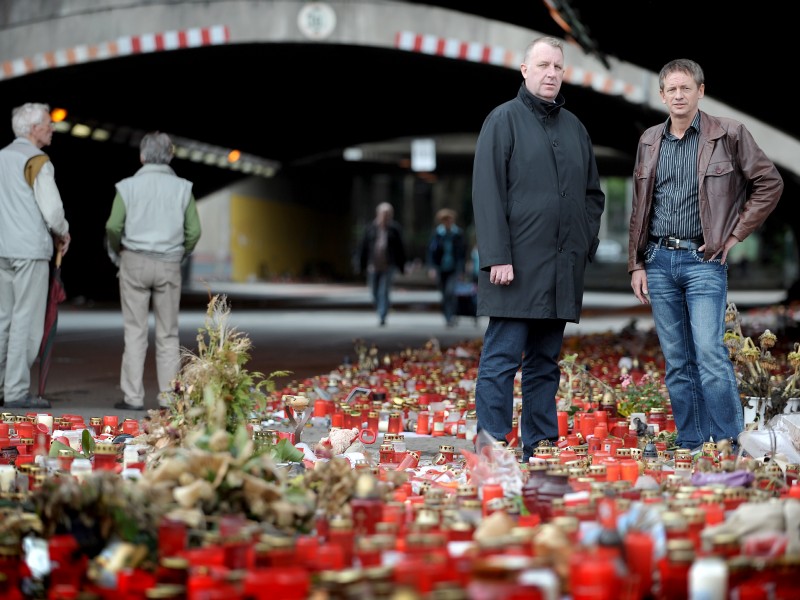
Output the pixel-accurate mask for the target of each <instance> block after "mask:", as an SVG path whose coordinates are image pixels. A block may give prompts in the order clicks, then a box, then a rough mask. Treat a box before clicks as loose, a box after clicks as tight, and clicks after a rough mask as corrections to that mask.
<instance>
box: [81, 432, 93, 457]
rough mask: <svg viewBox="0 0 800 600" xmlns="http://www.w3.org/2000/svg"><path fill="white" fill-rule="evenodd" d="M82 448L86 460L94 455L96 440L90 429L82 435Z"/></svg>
mask: <svg viewBox="0 0 800 600" xmlns="http://www.w3.org/2000/svg"><path fill="white" fill-rule="evenodd" d="M81 448H82V449H83V455H84V456H86V458H89V457H90V456H92V455H94V438H93V437H92V434H91V432H90V431H89V430H88V429H84V430H83V433H82V434H81Z"/></svg>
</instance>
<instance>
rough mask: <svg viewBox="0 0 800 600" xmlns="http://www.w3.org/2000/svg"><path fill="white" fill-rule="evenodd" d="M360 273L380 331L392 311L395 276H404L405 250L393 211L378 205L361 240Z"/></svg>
mask: <svg viewBox="0 0 800 600" xmlns="http://www.w3.org/2000/svg"><path fill="white" fill-rule="evenodd" d="M359 264H360V266H361V272H362V273H366V274H367V285H369V289H370V292H371V294H372V302H373V305H374V306H375V310H376V311H377V313H378V322H379V324H380V325H381V327H383V326H384V325H386V317H387V315H388V314H389V309H390V308H391V290H392V283H393V281H394V276H395V273H397V272H399V273H401V274H402V273H404V272H405V268H406V250H405V244H404V242H403V230H402V228H401V226H400V223H398V222H397V221H395V220H394V207H393V206H392V205H391V204H389V203H388V202H381V203H380V204H378V206H377V207H375V218H374V219H373V220H372V221H371V222H370V223H369V225H368V226H367V228H366V230H365V231H364V235H363V236H362V238H361V244H360V249H359Z"/></svg>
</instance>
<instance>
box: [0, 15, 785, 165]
mask: <svg viewBox="0 0 800 600" xmlns="http://www.w3.org/2000/svg"><path fill="white" fill-rule="evenodd" d="M0 19H2V21H0V32H2V35H0V82H2V81H3V80H4V79H10V78H15V77H21V76H25V75H30V74H33V73H37V72H41V71H44V70H47V69H53V68H61V67H67V66H75V65H81V64H85V63H89V62H94V61H102V60H109V59H113V58H118V57H122V56H132V55H137V54H145V53H155V52H168V51H170V50H177V49H186V48H200V47H204V46H214V45H236V44H270V43H281V44H293V43H296V44H315V43H325V44H341V45H347V46H364V47H370V48H383V49H389V50H397V51H404V52H415V53H420V54H425V55H431V56H438V57H444V58H449V59H453V60H461V61H470V62H474V63H481V64H486V65H487V66H494V67H504V68H508V69H513V70H516V69H518V65H519V63H520V62H521V58H522V57H521V52H520V49H521V48H523V47H524V46H525V44H526V43H527V42H528V41H529V40H530V39H531V38H532V37H535V36H536V35H538V34H539V33H538V32H536V31H534V30H531V29H526V28H521V27H516V26H513V25H509V24H507V23H501V22H497V21H492V20H489V19H485V18H480V17H476V16H473V15H468V14H465V13H460V12H456V11H452V10H448V9H445V8H438V7H433V6H427V5H419V4H409V3H405V2H395V1H389V0H330V1H329V2H325V3H320V2H311V3H309V2H300V1H292V0H282V1H281V0H273V1H269V0H261V1H259V0H202V1H200V0H175V1H172V2H167V3H164V2H156V1H152V0H144V1H140V2H130V1H126V0H93V1H91V2H89V1H87V0H62V1H61V2H57V3H55V2H54V3H31V2H28V1H27V0H10V1H9V3H8V8H7V9H6V11H5V12H4V13H2V14H0ZM566 53H567V63H568V64H569V65H570V69H569V71H568V73H567V74H566V76H565V81H566V82H567V83H569V84H572V85H577V86H583V87H586V88H591V89H592V90H593V91H594V92H596V93H598V94H604V95H611V96H619V97H621V98H623V99H624V100H625V101H626V102H628V103H630V104H631V105H632V106H636V105H641V106H644V107H647V108H649V109H654V110H658V111H663V106H662V104H661V101H660V98H659V96H658V93H657V90H658V85H657V76H656V74H654V73H651V72H648V71H646V70H644V69H641V68H639V67H636V66H634V65H632V64H630V63H626V62H623V61H619V60H617V59H614V58H610V59H609V66H610V68H608V69H607V68H606V67H605V66H604V65H603V64H601V63H600V61H598V60H597V59H596V58H594V57H593V56H590V55H587V54H585V53H584V52H583V51H582V50H580V49H579V48H577V47H575V46H572V45H567V47H566ZM703 103H704V104H703V107H704V109H706V110H708V111H709V112H712V113H715V114H719V115H724V116H729V117H732V118H735V119H739V120H742V121H745V122H746V123H747V125H748V128H749V129H750V130H751V131H752V132H753V135H754V136H755V137H756V139H757V140H758V141H759V143H760V144H761V145H762V147H763V148H764V150H765V151H766V152H767V154H768V155H769V156H770V157H771V158H772V159H773V160H774V161H775V163H776V164H778V165H779V166H781V167H783V168H784V169H786V170H789V171H791V172H793V173H795V174H800V165H798V162H797V161H796V157H797V156H799V155H800V141H799V140H797V139H796V138H793V137H791V136H788V135H786V134H785V133H783V132H782V131H780V130H778V129H776V128H775V127H772V126H769V125H767V124H765V123H763V122H762V121H759V120H758V119H755V118H753V117H751V116H748V115H745V114H743V113H740V112H738V111H736V110H734V109H732V108H731V107H729V106H727V105H725V104H723V103H721V102H718V101H716V100H714V99H713V98H710V97H706V98H705V99H704V101H703Z"/></svg>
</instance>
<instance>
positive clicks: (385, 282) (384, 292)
mask: <svg viewBox="0 0 800 600" xmlns="http://www.w3.org/2000/svg"><path fill="white" fill-rule="evenodd" d="M393 279H394V268H392V267H389V268H388V269H386V270H385V271H372V270H371V271H370V272H369V289H370V291H371V292H372V302H373V304H374V305H375V310H376V311H377V312H378V318H379V319H380V320H381V323H383V322H385V321H386V315H387V314H389V308H390V307H391V301H390V299H389V292H390V291H391V289H392V280H393Z"/></svg>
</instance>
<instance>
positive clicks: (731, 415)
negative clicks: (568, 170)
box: [645, 243, 744, 448]
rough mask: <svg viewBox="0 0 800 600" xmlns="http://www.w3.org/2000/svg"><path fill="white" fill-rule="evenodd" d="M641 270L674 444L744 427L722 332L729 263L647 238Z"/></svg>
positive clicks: (692, 443) (728, 434)
mask: <svg viewBox="0 0 800 600" xmlns="http://www.w3.org/2000/svg"><path fill="white" fill-rule="evenodd" d="M645 272H646V273H647V287H648V290H649V292H650V303H651V305H652V310H653V321H654V322H655V326H656V333H657V334H658V340H659V343H660V344H661V351H662V352H663V353H664V359H665V361H666V377H665V380H664V381H665V383H666V385H667V390H668V391H669V397H670V402H671V403H672V413H673V415H674V416H675V427H676V430H677V434H678V435H677V438H676V444H677V445H678V446H680V447H682V448H696V447H697V446H699V445H701V444H702V443H703V442H707V441H709V438H711V437H713V438H714V441H720V440H722V439H724V438H732V439H733V440H734V442H735V441H736V440H737V438H738V435H739V433H740V432H741V431H742V430H743V429H744V415H743V411H742V403H741V401H740V399H739V388H738V385H737V383H736V375H735V374H734V371H733V364H732V363H731V360H730V358H729V353H728V349H727V348H726V347H725V345H724V343H723V341H722V338H723V335H724V334H725V308H726V306H727V294H728V265H727V264H725V265H723V264H721V263H720V261H719V260H718V259H717V260H713V261H704V260H703V257H702V255H700V254H698V253H697V251H695V250H669V249H667V248H663V247H661V248H659V247H656V245H655V244H652V243H651V244H649V245H648V247H647V251H646V255H645Z"/></svg>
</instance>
